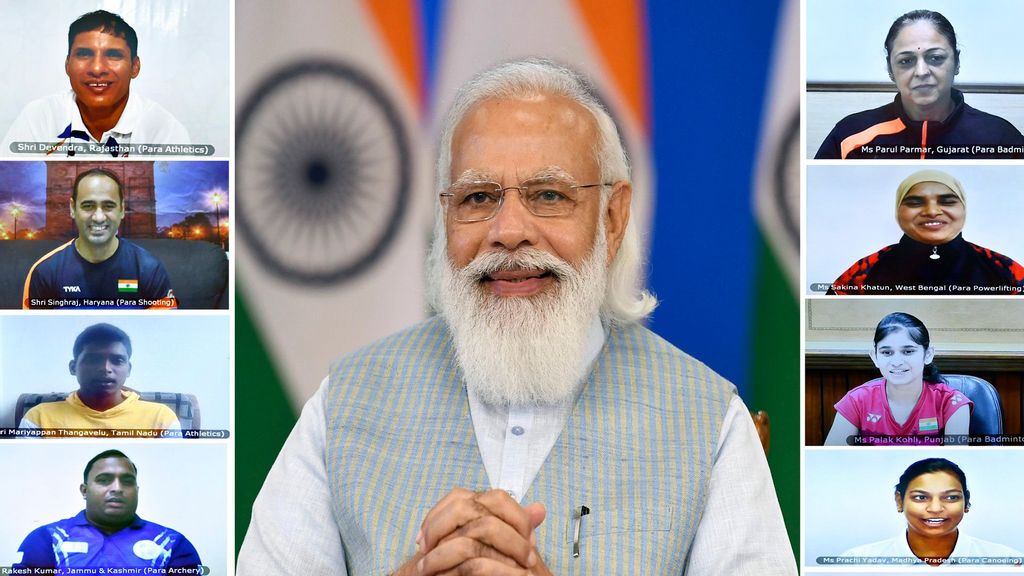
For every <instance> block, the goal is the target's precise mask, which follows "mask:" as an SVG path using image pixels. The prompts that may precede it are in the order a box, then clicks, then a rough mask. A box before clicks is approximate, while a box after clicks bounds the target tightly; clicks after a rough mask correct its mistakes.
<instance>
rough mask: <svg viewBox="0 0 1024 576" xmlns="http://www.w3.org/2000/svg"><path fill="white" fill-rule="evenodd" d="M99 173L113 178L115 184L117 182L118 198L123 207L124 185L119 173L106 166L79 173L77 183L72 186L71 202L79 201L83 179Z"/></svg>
mask: <svg viewBox="0 0 1024 576" xmlns="http://www.w3.org/2000/svg"><path fill="white" fill-rule="evenodd" d="M97 174H99V175H101V176H106V177H107V178H110V179H111V180H113V181H114V184H117V199H118V200H120V202H121V207H122V208H123V207H124V186H123V185H122V184H121V179H120V178H118V177H117V174H114V173H113V172H111V171H110V170H107V169H106V168H90V169H88V170H86V171H85V172H82V173H81V174H79V175H78V177H76V178H75V183H74V184H73V185H72V186H71V203H72V204H74V203H76V202H78V185H79V184H80V183H81V182H82V180H85V179H86V178H88V177H89V176H95V175H97Z"/></svg>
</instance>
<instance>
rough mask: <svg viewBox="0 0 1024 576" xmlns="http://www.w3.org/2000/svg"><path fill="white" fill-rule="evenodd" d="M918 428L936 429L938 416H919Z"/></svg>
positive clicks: (926, 430) (925, 429)
mask: <svg viewBox="0 0 1024 576" xmlns="http://www.w3.org/2000/svg"><path fill="white" fill-rule="evenodd" d="M918 428H919V429H920V430H921V431H922V432H930V431H932V430H938V429H939V420H938V418H921V420H919V421H918Z"/></svg>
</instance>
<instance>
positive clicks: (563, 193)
mask: <svg viewBox="0 0 1024 576" xmlns="http://www.w3.org/2000/svg"><path fill="white" fill-rule="evenodd" d="M611 185H612V184H610V183H604V184H579V185H576V184H570V183H568V182H566V181H563V180H551V179H543V180H527V181H526V182H521V183H520V184H519V185H518V186H507V187H505V188H502V187H501V184H498V183H497V182H486V181H477V182H459V183H457V184H453V185H452V186H451V187H450V188H448V191H447V192H442V193H441V195H440V196H441V201H442V202H444V205H445V209H446V210H448V211H449V212H450V213H452V214H453V215H454V216H455V221H456V222H482V221H484V220H490V219H491V218H494V215H495V214H497V213H498V210H500V209H501V204H502V202H504V200H505V192H507V191H509V190H518V191H519V200H520V201H521V202H522V203H523V206H525V207H526V209H527V210H529V211H530V214H533V215H534V216H540V217H541V218H551V217H555V216H569V215H570V214H572V213H573V210H575V209H576V205H577V204H579V202H580V199H581V196H582V195H581V194H580V190H582V189H584V188H598V187H601V186H611Z"/></svg>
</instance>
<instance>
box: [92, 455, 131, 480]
mask: <svg viewBox="0 0 1024 576" xmlns="http://www.w3.org/2000/svg"><path fill="white" fill-rule="evenodd" d="M104 458H123V459H125V460H127V461H128V463H129V464H131V465H132V472H134V473H135V475H136V476H138V475H139V469H138V467H136V466H135V462H132V459H131V458H129V457H128V456H126V455H125V453H124V452H121V451H120V450H104V451H103V452H100V453H99V454H97V455H95V456H93V457H92V459H91V460H89V463H88V464H86V465H85V471H84V472H82V484H88V483H89V470H91V469H92V465H93V464H95V463H97V462H99V461H100V460H103V459H104Z"/></svg>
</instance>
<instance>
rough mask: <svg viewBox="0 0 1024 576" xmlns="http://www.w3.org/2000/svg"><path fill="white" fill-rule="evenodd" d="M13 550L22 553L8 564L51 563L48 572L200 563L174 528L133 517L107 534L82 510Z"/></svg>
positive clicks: (197, 565) (41, 565) (36, 565)
mask: <svg viewBox="0 0 1024 576" xmlns="http://www.w3.org/2000/svg"><path fill="white" fill-rule="evenodd" d="M18 552H19V553H20V555H21V558H20V559H19V560H18V561H17V562H15V563H14V565H13V566H12V569H14V570H17V569H31V568H53V569H55V571H54V572H52V573H53V574H71V573H74V574H92V573H95V574H102V573H111V570H110V569H111V568H139V569H144V568H149V569H150V570H148V571H144V572H143V571H141V570H140V572H138V573H139V574H143V573H145V574H153V573H154V570H156V571H157V572H156V573H160V571H164V570H167V569H168V568H186V569H195V571H192V570H187V571H184V572H178V571H177V570H175V571H174V572H175V573H186V574H200V573H201V572H200V571H199V570H200V567H201V565H202V562H201V561H200V560H199V553H198V552H196V549H195V547H194V546H192V543H191V542H189V541H188V539H187V538H185V537H184V536H182V535H181V533H179V532H176V531H174V530H171V529H170V528H166V527H164V526H161V525H159V524H156V523H154V522H147V521H146V520H143V519H142V518H139V517H138V516H136V517H135V520H134V521H133V522H132V523H131V524H129V525H128V526H126V527H125V528H122V529H120V530H118V531H117V532H114V533H113V534H106V533H104V532H103V531H102V530H100V529H99V528H97V527H96V526H94V525H93V524H92V523H90V522H89V520H88V519H86V517H85V510H82V511H81V512H79V513H78V515H76V516H74V517H72V518H67V519H64V520H60V521H57V522H54V523H52V524H47V525H45V526H40V527H39V528H36V529H35V530H33V531H32V532H30V533H29V535H28V536H27V537H26V538H25V541H24V542H22V543H21V547H19V548H18ZM92 569H95V572H93V571H92ZM100 569H102V570H100ZM27 573H31V572H27ZM47 573H48V574H49V573H51V572H47ZM127 573H133V572H127Z"/></svg>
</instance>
